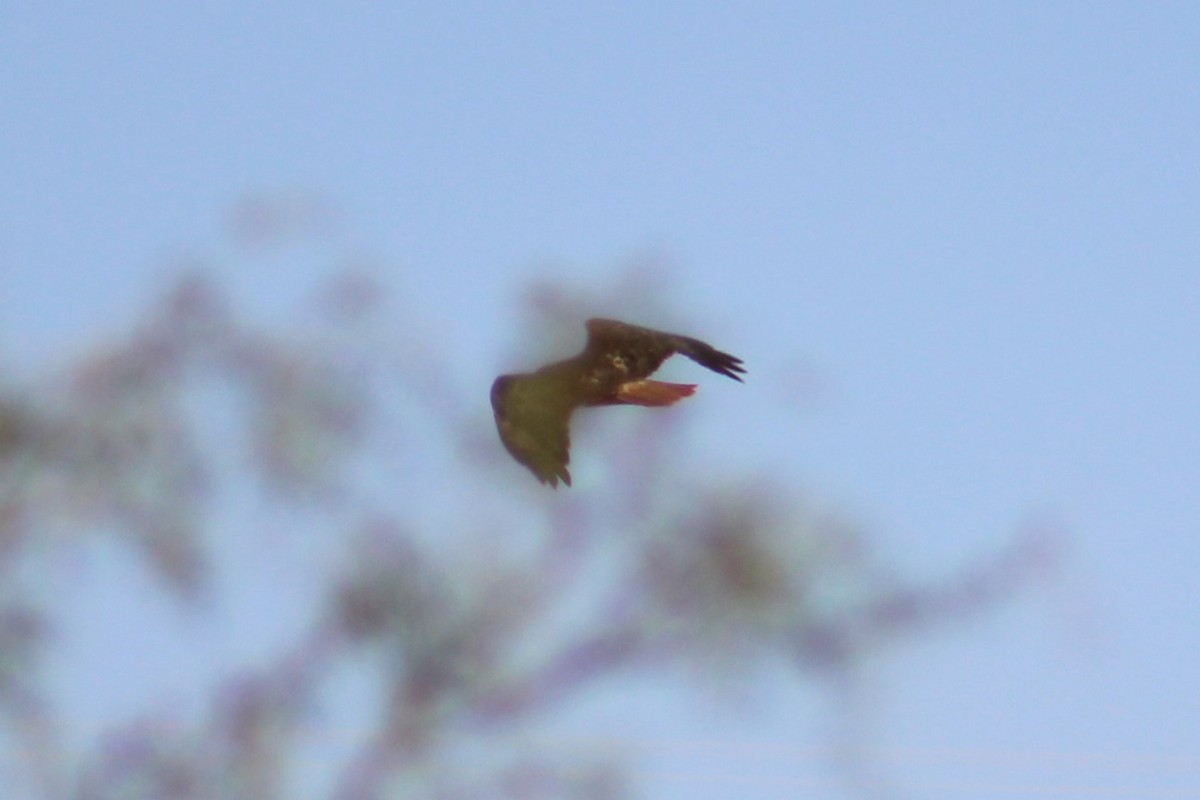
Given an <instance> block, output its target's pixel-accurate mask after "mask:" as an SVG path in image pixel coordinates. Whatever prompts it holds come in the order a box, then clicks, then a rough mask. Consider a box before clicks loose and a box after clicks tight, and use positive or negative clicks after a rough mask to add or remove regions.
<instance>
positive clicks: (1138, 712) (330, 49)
mask: <svg viewBox="0 0 1200 800" xmlns="http://www.w3.org/2000/svg"><path fill="white" fill-rule="evenodd" d="M1197 42H1200V7H1197V6H1195V5H1193V4H1189V3H1171V2H1160V3H1112V2H1096V3H1082V2H1079V3H1077V2H1053V3H1025V2H1012V3H976V4H965V3H935V2H918V3H905V4H898V3H838V4H833V3H829V4H817V3H782V2H780V3H771V2H750V3H739V4H725V3H713V4H683V3H670V2H645V3H637V4H633V3H629V4H611V3H596V2H579V3H570V4H567V3H562V4H539V3H525V2H515V3H505V4H491V3H471V2H446V3H436V4H434V3H428V4H417V3H392V4H368V3H339V4H333V3H328V4H326V3H315V2H299V3H290V4H274V3H249V4H247V3H241V2H239V3H232V2H212V3H205V4H191V5H186V6H185V5H180V4H156V3H139V2H124V3H116V4H94V5H82V6H80V5H72V6H68V5H66V4H35V3H24V2H15V3H9V4H6V5H5V7H4V9H3V10H0V74H2V75H4V76H5V77H4V79H3V81H0V174H2V175H3V176H4V179H3V181H2V182H0V356H2V359H3V363H6V364H8V365H9V366H10V368H11V369H14V370H16V371H18V372H20V371H26V372H28V371H36V370H37V369H39V368H43V367H44V366H45V365H46V364H53V363H56V362H61V361H63V360H65V359H68V358H69V357H70V356H71V354H72V353H74V352H76V351H77V349H78V348H79V347H80V345H81V343H83V342H86V341H87V339H88V337H89V336H93V335H96V334H97V333H98V332H103V331H104V330H109V329H112V328H113V326H114V320H125V319H128V318H130V317H131V316H132V315H133V314H135V313H136V311H137V310H138V309H139V308H141V307H142V306H143V305H144V304H145V303H146V302H148V300H149V299H150V298H152V297H153V296H154V295H155V293H156V290H157V289H160V288H161V285H162V283H163V282H164V281H165V280H167V278H168V277H169V274H170V273H171V271H172V270H173V269H174V268H175V266H176V265H178V264H179V263H181V262H182V261H186V260H187V259H188V258H191V257H201V256H202V257H210V256H213V257H215V256H221V255H222V254H223V251H222V248H223V247H225V246H226V245H223V244H222V242H223V241H224V240H223V239H222V236H223V235H224V234H223V231H224V228H223V226H224V224H225V220H226V218H227V214H228V210H229V208H230V207H231V205H232V204H234V203H236V202H237V201H238V200H239V199H240V198H243V197H245V196H246V195H247V194H254V193H258V192H280V191H282V192H295V193H299V194H301V195H304V196H309V195H310V194H311V196H314V197H319V198H322V202H328V203H329V204H330V206H331V207H332V208H335V209H336V213H334V214H333V217H334V219H335V222H334V223H333V225H334V227H335V230H336V234H335V236H334V239H335V245H334V247H335V249H336V248H344V249H347V250H349V251H351V252H364V253H375V254H384V256H385V257H384V258H381V259H380V260H379V263H380V267H379V269H380V270H382V272H383V273H384V274H383V277H384V278H385V279H386V280H387V281H388V282H389V283H391V284H392V285H394V286H396V287H397V290H398V292H399V293H400V294H401V295H402V296H404V297H405V298H407V307H409V308H411V309H413V311H414V313H415V314H416V316H417V317H418V318H419V320H420V322H421V324H422V325H424V326H426V327H427V328H428V329H431V330H437V331H439V335H440V336H441V337H443V344H444V346H445V347H446V349H447V350H448V351H449V352H450V353H451V354H452V357H453V358H455V359H456V360H457V361H458V362H459V363H460V365H461V369H460V370H459V376H460V378H461V380H462V382H463V385H464V386H467V387H475V386H478V387H481V388H480V389H479V398H480V404H481V409H480V413H481V414H484V415H486V413H487V409H486V405H485V403H486V401H485V399H484V398H486V386H487V385H488V383H489V382H490V380H491V377H492V376H494V375H495V374H496V373H497V372H499V371H502V370H506V369H509V368H513V367H517V366H520V364H519V363H517V362H516V361H515V360H514V359H516V357H517V356H516V355H515V354H516V353H519V352H520V342H519V341H518V337H519V334H520V332H521V330H522V329H521V328H520V327H519V325H518V324H517V323H518V314H517V312H516V309H517V307H518V303H519V301H520V298H521V291H522V287H523V286H524V285H525V284H526V282H527V281H529V280H531V279H537V278H546V277H549V278H553V279H554V280H555V281H558V282H560V283H562V284H564V285H566V286H569V287H580V290H581V291H583V290H587V289H597V290H602V289H603V288H605V287H607V286H611V285H613V284H614V283H616V282H617V281H618V278H619V276H620V275H622V274H626V273H627V272H628V271H629V270H630V269H632V268H635V267H636V265H638V264H645V263H655V264H662V265H665V269H666V270H667V274H668V276H669V277H668V278H667V280H668V281H669V285H670V286H671V288H672V299H671V306H670V309H669V311H670V313H672V314H674V315H675V317H674V318H673V319H674V320H677V321H678V323H679V324H682V325H686V326H687V327H688V331H687V332H692V333H695V334H696V335H699V336H702V338H707V339H709V340H710V341H713V342H714V343H716V344H717V345H718V346H719V347H721V348H722V349H727V350H729V351H731V352H734V353H737V354H738V355H740V356H741V357H742V358H743V359H744V360H745V361H746V364H747V366H748V368H749V370H750V379H749V380H748V382H747V385H746V387H745V390H744V391H742V390H741V389H739V390H738V391H737V392H735V391H733V390H732V389H731V388H730V387H725V386H720V387H712V388H711V390H708V391H707V393H706V396H705V405H704V406H703V407H702V408H697V409H696V411H695V423H694V436H695V443H694V446H695V447H696V448H698V452H701V453H707V454H709V455H710V456H719V457H720V458H721V459H722V461H723V463H726V464H729V465H731V466H732V467H735V468H739V469H743V470H745V471H747V472H754V471H759V472H762V473H769V474H772V475H779V476H784V477H785V478H786V479H788V480H794V481H795V482H797V483H799V484H803V485H804V486H805V487H807V489H808V490H810V491H812V492H814V493H817V494H819V495H821V496H824V497H827V498H830V499H831V500H833V501H835V502H838V503H843V504H845V506H846V507H848V508H849V509H851V510H852V513H853V515H854V516H855V518H856V519H857V520H858V521H859V522H860V523H861V524H862V525H863V526H864V528H865V529H867V530H869V531H870V532H871V534H872V536H873V537H874V538H875V541H876V542H877V544H878V547H879V548H880V549H881V551H882V552H884V553H885V554H886V555H887V557H888V558H889V559H890V560H891V561H892V562H894V563H895V564H896V565H897V568H898V569H899V570H901V571H903V572H906V573H908V574H913V575H916V576H925V577H929V576H938V575H946V574H950V573H952V572H953V570H954V568H955V567H956V566H959V565H961V564H963V563H967V562H969V561H970V559H971V558H972V557H974V556H978V555H980V554H986V553H988V552H992V551H994V550H997V549H998V548H1000V547H1001V546H1002V544H1003V542H1005V541H1006V540H1007V537H1009V536H1011V535H1012V534H1013V532H1014V531H1015V530H1017V529H1018V528H1019V526H1020V525H1021V524H1022V522H1023V521H1024V520H1026V519H1027V518H1029V516H1030V515H1045V516H1049V517H1050V518H1053V519H1054V520H1057V521H1059V522H1061V524H1062V525H1063V526H1064V528H1065V529H1066V530H1068V531H1069V533H1070V541H1071V545H1070V548H1069V558H1068V567H1067V569H1066V571H1065V573H1064V574H1063V576H1062V577H1061V578H1060V579H1059V581H1058V582H1056V583H1055V585H1054V586H1051V587H1049V588H1045V589H1043V590H1039V591H1031V592H1030V593H1029V594H1028V596H1024V597H1022V598H1020V599H1018V600H1017V601H1014V602H1013V603H1012V604H1011V606H1010V607H1008V608H1007V609H1006V610H1005V611H1003V612H1002V613H998V614H996V615H994V616H992V617H989V618H988V619H987V620H981V621H979V622H977V623H974V624H972V625H971V626H969V627H967V628H965V629H962V630H956V631H954V632H952V633H949V634H946V635H944V636H939V637H932V638H930V639H929V640H925V641H920V642H915V643H912V644H910V645H909V646H906V647H904V648H897V652H896V653H895V654H894V657H893V658H892V660H891V661H890V662H889V663H888V667H887V669H885V670H881V674H880V676H879V677H878V678H877V683H878V686H877V690H878V695H879V697H878V699H877V703H878V707H877V713H876V715H875V717H876V719H875V723H874V724H875V727H876V728H877V730H876V736H877V738H878V739H879V740H880V742H881V750H882V751H883V752H884V753H885V754H887V756H886V760H887V762H888V765H889V769H891V770H892V772H893V774H894V776H895V777H896V778H897V781H898V782H899V784H900V785H901V786H908V787H910V788H912V790H913V796H917V797H929V798H943V797H945V798H949V797H961V796H964V794H963V793H964V792H967V794H968V795H969V796H973V797H1003V796H1014V792H1015V793H1016V794H1018V795H1020V796H1045V797H1060V796H1068V795H1070V796H1076V797H1117V796H1121V797H1131V796H1140V797H1182V796H1187V795H1191V794H1194V793H1196V792H1198V791H1200V759H1197V756H1196V754H1197V753H1200V724H1197V723H1198V722H1200V693H1197V692H1196V690H1195V684H1196V681H1195V675H1196V674H1197V668H1198V667H1200V625H1197V620H1198V619H1200V592H1197V591H1196V588H1195V581H1194V576H1195V575H1196V572H1197V570H1198V569H1200V544H1198V541H1200V537H1198V536H1197V533H1200V412H1198V411H1197V405H1196V398H1197V397H1200V224H1198V221H1200V136H1197V131H1200V58H1198V57H1197V54H1196V53H1197V48H1196V45H1197ZM218 260H219V259H218ZM222 263H225V264H226V266H225V267H223V269H224V270H225V272H224V273H223V275H222V277H223V279H224V280H226V281H227V282H228V283H229V285H230V286H232V287H233V290H234V291H235V293H237V294H238V295H239V296H240V297H242V298H245V299H246V301H247V302H248V303H251V304H262V305H263V307H264V308H266V309H268V311H269V309H270V308H271V307H272V304H273V303H276V302H283V300H280V299H279V298H281V297H282V298H286V297H288V296H289V293H290V292H293V291H299V289H298V288H297V287H303V286H304V285H305V283H306V281H307V280H309V278H310V277H311V275H310V274H309V272H306V270H309V269H312V270H315V269H316V267H313V266H311V265H291V266H286V265H284V266H281V265H279V264H276V265H274V267H267V266H264V265H262V264H258V265H249V266H248V265H246V264H245V263H243V262H239V261H237V260H236V259H233V260H229V261H225V262H222ZM264 313H267V312H264ZM635 321H636V320H635ZM568 349H569V348H568ZM797 376H799V377H797ZM731 415H732V416H734V417H736V418H737V419H739V420H740V421H741V424H742V425H743V426H744V427H743V429H742V430H741V431H739V437H738V439H737V441H736V443H734V444H730V443H728V442H727V441H723V439H722V437H721V435H722V433H723V431H724V428H722V427H721V424H720V421H721V420H722V419H725V418H728V417H729V416H731ZM797 702H798V703H800V705H801V706H803V702H802V701H800V700H798V701H797ZM695 713H697V714H700V715H701V716H703V714H704V713H711V714H716V715H718V716H719V712H718V711H713V710H710V712H704V711H698V712H695ZM648 714H649V712H648ZM786 717H787V715H786V714H784V713H783V712H780V711H778V706H777V705H775V704H772V708H771V709H769V710H766V711H764V712H763V713H762V714H760V715H759V717H758V718H757V719H754V718H752V719H751V720H750V721H746V720H741V721H739V722H737V723H730V724H729V727H728V728H718V732H717V733H714V734H713V736H712V737H710V738H711V739H713V740H715V743H710V744H711V746H712V747H715V748H717V749H718V750H720V749H721V747H722V746H724V747H725V750H724V751H722V752H724V753H725V754H726V755H725V756H724V757H723V759H721V760H719V761H718V762H713V761H712V760H711V759H712V757H713V756H712V753H711V752H709V751H707V750H704V749H703V748H697V747H696V746H692V747H691V749H689V747H688V746H685V745H684V742H685V740H686V739H687V737H688V736H689V735H690V731H691V730H693V729H694V725H695V724H696V723H695V720H694V719H689V720H686V721H683V720H681V721H679V723H678V725H672V724H670V723H667V724H663V723H662V722H661V715H659V717H658V718H655V719H653V720H652V719H650V718H649V716H647V718H646V719H645V720H643V721H642V722H641V723H639V722H637V721H636V720H635V722H634V723H633V724H634V727H635V728H637V731H635V732H631V733H630V736H634V735H645V736H652V737H655V741H658V742H659V744H658V745H657V746H656V747H657V749H655V748H654V747H651V752H652V757H651V759H650V762H651V764H652V766H647V767H646V768H645V769H646V771H647V774H648V775H649V779H650V781H651V782H652V783H653V785H654V786H655V793H654V796H656V797H689V798H692V797H704V796H713V797H719V796H720V797H723V796H728V791H729V790H730V787H731V786H736V787H737V792H738V796H741V797H762V798H774V797H790V796H795V794H794V792H795V791H796V790H797V788H798V787H800V786H802V785H805V786H807V785H806V784H802V783H801V782H800V779H799V778H797V777H796V776H797V774H799V773H801V772H802V773H803V774H804V775H806V776H808V775H810V772H808V771H806V770H808V768H809V767H810V766H811V762H812V758H811V757H804V758H799V757H798V758H797V759H795V760H793V759H792V757H791V756H789V755H787V753H788V752H791V751H788V750H787V749H786V748H787V746H788V745H789V744H793V743H797V742H801V741H802V743H803V744H805V745H806V746H810V745H811V744H812V741H813V740H809V739H804V736H805V733H804V731H805V730H807V729H806V728H805V727H804V726H803V725H801V726H800V727H799V728H797V727H796V723H795V722H794V721H792V720H788V719H787V718H786ZM722 724H724V723H722ZM639 725H644V727H638V726H639ZM720 730H728V740H724V741H725V744H724V745H722V741H723V740H722V734H721V733H720V732H719V731H720ZM808 732H809V733H811V731H808ZM734 740H736V741H737V742H740V743H741V744H740V745H738V746H740V747H743V748H745V749H743V750H739V751H738V753H739V754H740V755H739V756H738V757H737V758H733V757H731V756H729V753H731V752H733V749H732V748H733V747H734V744H733V742H734ZM747 742H749V743H750V746H747V745H746V743H747ZM693 744H694V743H693ZM797 752H798V751H797ZM781 753H784V754H783V755H781ZM713 763H720V764H721V765H722V767H721V771H720V776H717V777H712V776H710V778H711V780H702V779H701V778H700V777H698V776H700V775H702V774H704V773H703V770H704V769H705V768H706V766H707V768H709V770H710V772H714V773H715V771H716V768H715V767H712V766H711V765H712V764H713ZM798 764H799V765H800V766H797V765H798ZM653 765H658V766H653ZM802 767H803V769H802ZM722 781H724V782H722ZM1014 787H1015V788H1014ZM809 788H811V787H809ZM819 791H821V789H820V788H817V789H813V792H814V794H813V795H812V796H814V797H816V796H821V795H820V794H818V792H819ZM829 791H831V792H832V790H829ZM704 792H709V793H710V794H708V795H705V794H704ZM1039 792H1040V794H1039ZM829 796H837V795H836V794H833V793H831V794H830V795H829Z"/></svg>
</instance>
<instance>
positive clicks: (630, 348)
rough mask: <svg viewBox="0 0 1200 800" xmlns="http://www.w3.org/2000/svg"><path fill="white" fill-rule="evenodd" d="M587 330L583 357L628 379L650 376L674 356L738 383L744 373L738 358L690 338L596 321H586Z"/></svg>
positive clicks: (608, 321) (613, 321)
mask: <svg viewBox="0 0 1200 800" xmlns="http://www.w3.org/2000/svg"><path fill="white" fill-rule="evenodd" d="M587 331H588V341H587V347H586V348H585V349H584V351H583V357H585V358H588V359H590V360H592V361H594V362H599V363H603V362H608V363H610V364H612V366H614V367H616V368H617V369H619V370H622V371H624V372H625V373H626V376H627V378H628V379H629V380H640V379H642V378H648V377H650V375H651V374H653V373H654V371H655V370H656V369H658V368H659V367H660V366H662V363H663V362H664V361H666V360H667V359H668V358H670V357H671V356H672V355H674V354H675V353H679V354H680V355H684V356H687V357H688V358H690V359H691V360H692V361H695V362H696V363H697V364H699V365H700V366H702V367H707V368H708V369H711V370H712V371H713V372H719V373H720V374H722V375H725V376H727V377H729V378H733V379H734V380H735V381H741V380H742V379H741V378H740V377H739V376H738V373H744V372H745V371H746V370H745V369H744V368H743V367H742V360H741V359H740V358H736V357H734V356H731V355H729V353H722V352H721V351H720V350H718V349H716V348H715V347H713V346H712V345H710V344H706V343H705V342H702V341H700V340H699V339H693V338H691V337H690V336H680V335H679V334H676V333H665V332H663V331H656V330H654V329H652V328H642V327H640V326H638V325H630V324H628V323H625V322H618V321H617V320H615V319H598V318H597V319H589V320H588V321H587Z"/></svg>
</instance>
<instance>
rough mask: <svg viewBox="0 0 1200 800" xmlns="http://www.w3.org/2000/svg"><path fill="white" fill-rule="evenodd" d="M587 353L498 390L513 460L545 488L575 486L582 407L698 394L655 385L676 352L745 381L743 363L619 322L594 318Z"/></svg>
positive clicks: (686, 387) (685, 386) (680, 386)
mask: <svg viewBox="0 0 1200 800" xmlns="http://www.w3.org/2000/svg"><path fill="white" fill-rule="evenodd" d="M587 332H588V340H587V344H586V345H585V346H584V348H583V352H581V353H580V354H579V355H577V356H575V357H574V358H568V359H567V360H565V361H556V362H555V363H553V364H547V365H546V366H544V367H542V368H541V369H539V370H537V371H536V372H526V373H520V374H516V375H501V376H500V377H499V378H496V381H495V383H493V384H492V410H493V412H495V415H496V430H498V431H499V432H500V441H501V442H503V443H504V447H505V449H507V450H508V452H509V453H510V454H512V457H513V458H515V459H516V460H517V461H519V462H520V463H522V464H524V465H525V466H526V467H528V468H529V470H530V471H531V472H533V474H534V475H535V476H536V477H537V479H538V480H539V481H541V482H542V483H549V484H550V485H551V486H553V487H555V488H558V482H559V480H562V482H563V483H565V484H566V485H567V486H570V485H571V473H570V472H569V471H567V463H568V462H569V461H570V460H571V454H570V447H571V436H570V425H571V414H573V413H574V412H575V409H577V408H580V407H581V406H612V405H638V406H669V405H673V404H674V403H677V402H678V401H680V400H682V399H683V398H685V397H689V396H691V394H692V393H693V392H695V391H696V385H695V384H691V383H666V382H663V381H652V380H648V378H649V377H650V375H651V374H653V372H654V371H655V370H656V369H658V368H659V366H660V365H661V364H662V363H663V362H664V361H666V360H667V359H668V358H670V357H671V356H672V355H674V354H675V353H679V354H680V355H684V356H687V357H688V358H690V359H691V360H692V361H695V362H696V363H697V364H700V365H701V366H703V367H708V368H709V369H711V370H712V371H713V372H719V373H721V374H722V375H725V376H726V377H729V378H733V379H734V380H735V381H738V382H741V380H742V379H741V377H739V375H738V373H745V371H746V370H745V369H743V368H742V360H741V359H740V358H735V357H734V356H731V355H729V354H728V353H722V352H721V351H720V350H717V349H716V348H715V347H712V346H711V345H708V344H705V343H704V342H702V341H700V340H699V339H693V338H691V337H689V336H680V335H678V334H674V333H664V332H662V331H656V330H651V329H650V328H641V327H638V326H637V325H629V324H626V323H624V322H617V321H616V320H612V319H589V320H588V321H587Z"/></svg>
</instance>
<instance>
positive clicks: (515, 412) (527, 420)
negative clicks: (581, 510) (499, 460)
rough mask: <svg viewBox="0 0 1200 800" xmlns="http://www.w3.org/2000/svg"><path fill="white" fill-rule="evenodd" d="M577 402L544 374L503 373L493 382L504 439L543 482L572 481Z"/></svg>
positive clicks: (494, 406)
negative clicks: (572, 430)
mask: <svg viewBox="0 0 1200 800" xmlns="http://www.w3.org/2000/svg"><path fill="white" fill-rule="evenodd" d="M575 406H576V404H575V403H574V402H572V399H571V397H570V395H569V393H564V392H563V391H562V390H561V388H560V387H558V386H556V385H555V382H554V381H553V380H552V379H549V378H547V377H546V376H543V375H538V374H536V373H535V374H532V375H501V376H500V377H499V378H497V379H496V382H495V383H493V384H492V411H493V412H494V413H495V416H496V430H497V431H499V432H500V441H501V442H503V443H504V448H505V449H506V450H508V452H509V453H511V454H512V457H513V458H515V459H516V460H517V461H519V462H521V463H522V464H524V465H525V466H526V467H528V468H529V469H530V470H531V471H532V472H533V474H534V475H536V476H537V479H538V480H539V481H541V482H542V483H549V484H550V485H551V486H554V487H556V488H557V486H558V481H559V479H562V482H563V483H565V484H566V485H567V486H570V485H571V473H570V471H568V470H567V463H568V462H569V461H570V460H571V434H570V425H571V413H572V412H573V411H574V410H575Z"/></svg>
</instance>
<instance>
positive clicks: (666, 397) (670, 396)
mask: <svg viewBox="0 0 1200 800" xmlns="http://www.w3.org/2000/svg"><path fill="white" fill-rule="evenodd" d="M695 391H696V384H694V383H666V382H665V381H629V382H628V383H623V384H621V388H619V389H618V390H617V402H618V403H628V404H630V405H635V406H672V405H675V404H676V403H678V402H679V401H680V400H682V399H683V398H685V397H691V396H692V395H693V394H694V393H695Z"/></svg>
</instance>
